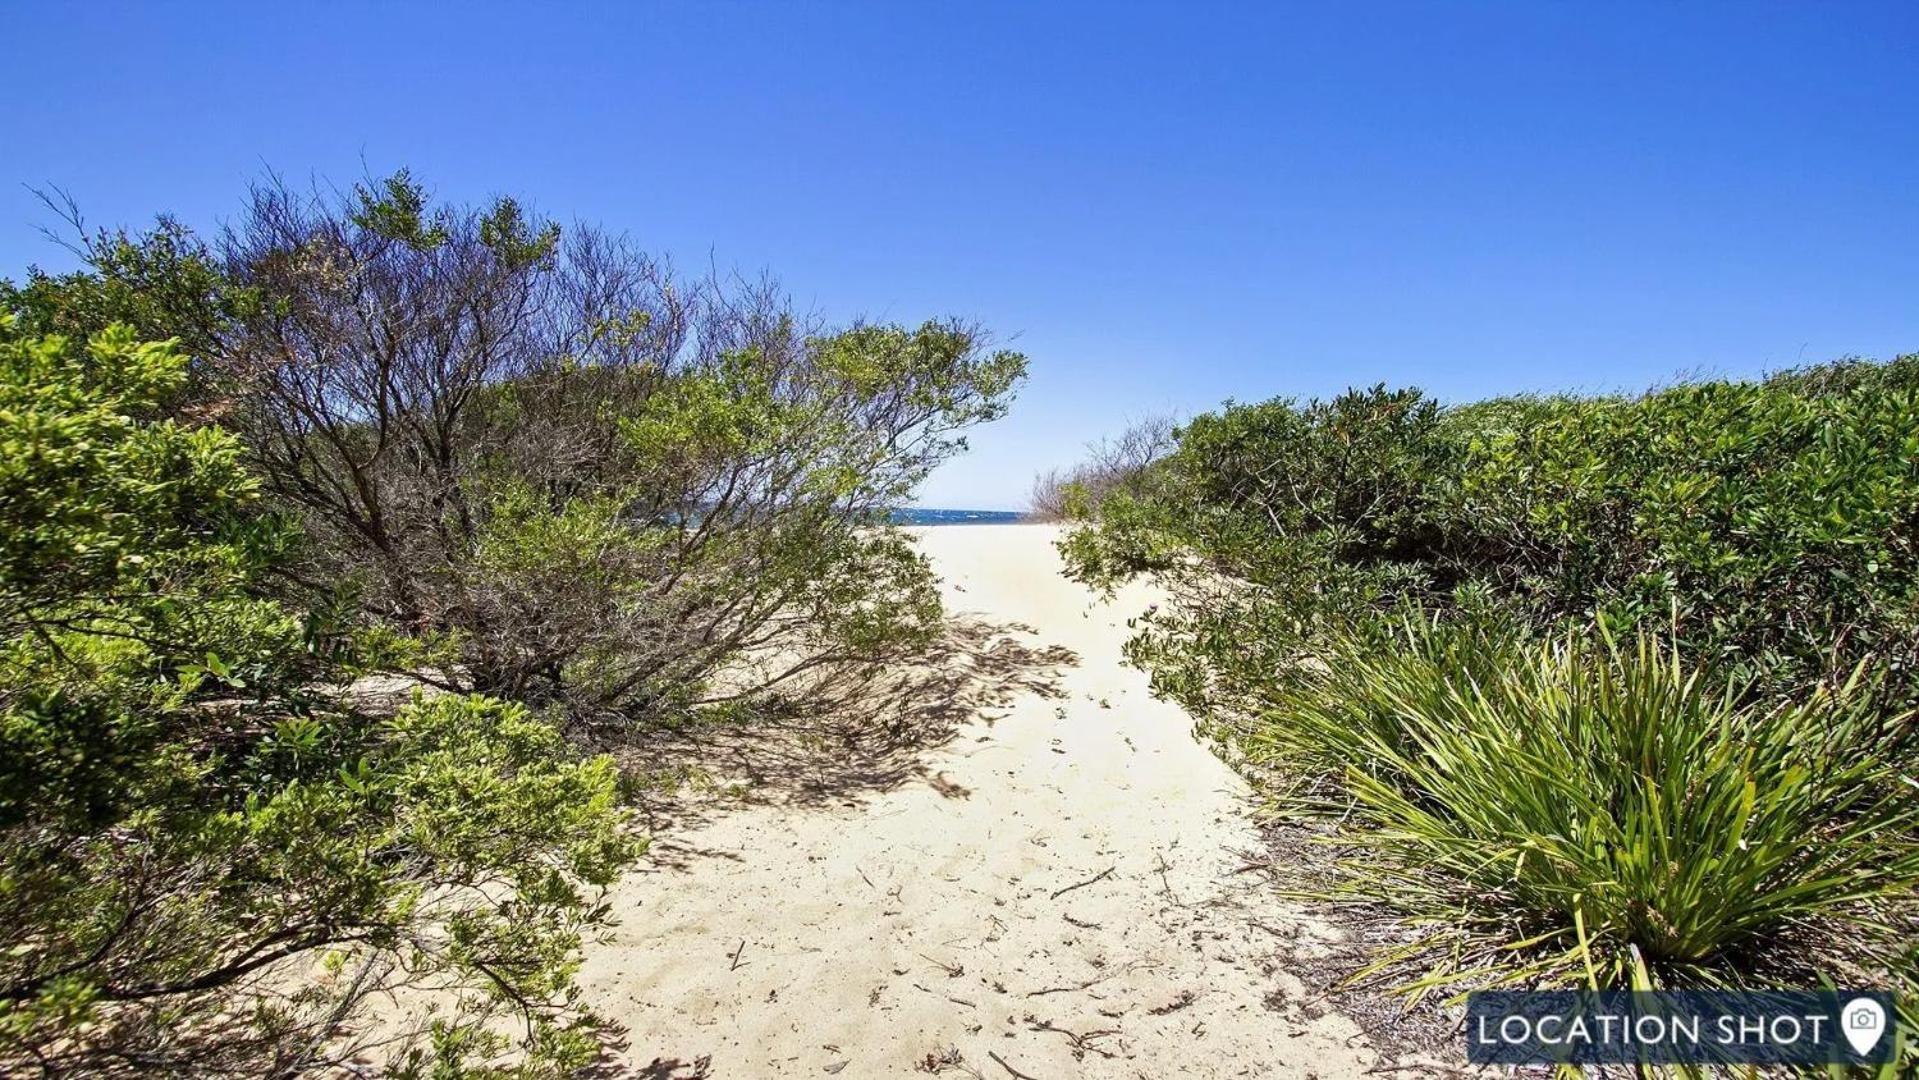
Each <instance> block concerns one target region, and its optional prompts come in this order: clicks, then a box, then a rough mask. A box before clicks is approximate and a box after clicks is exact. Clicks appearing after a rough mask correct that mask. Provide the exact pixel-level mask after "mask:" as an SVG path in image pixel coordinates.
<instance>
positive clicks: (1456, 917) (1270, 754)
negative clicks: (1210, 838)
mask: <svg viewBox="0 0 1919 1080" xmlns="http://www.w3.org/2000/svg"><path fill="white" fill-rule="evenodd" d="M1325 659H1326V663H1325V665H1324V667H1323V669H1322V674H1321V675H1320V676H1319V677H1317V678H1316V679H1314V680H1311V683H1310V685H1309V686H1308V687H1307V688H1306V689H1305V690H1304V691H1302V692H1300V693H1298V694H1297V695H1294V696H1291V697H1290V699H1289V700H1287V701H1285V702H1284V703H1283V704H1282V705H1281V706H1280V707H1277V708H1275V709H1274V710H1273V711H1272V712H1271V713H1269V714H1268V715H1267V716H1266V717H1265V718H1264V720H1263V722H1262V723H1261V724H1260V725H1259V726H1258V728H1257V730H1256V731H1254V732H1253V733H1251V734H1250V735H1249V736H1247V737H1246V740H1245V744H1246V748H1247V749H1248V750H1249V751H1251V752H1252V753H1253V754H1254V755H1255V757H1256V758H1263V759H1265V760H1266V762H1267V763H1269V764H1277V765H1280V766H1281V767H1283V768H1284V769H1285V770H1286V771H1289V772H1291V773H1293V774H1294V775H1298V776H1308V777H1319V778H1322V779H1323V780H1324V781H1326V782H1324V783H1321V784H1319V785H1317V786H1309V787H1307V788H1305V789H1303V790H1304V791H1305V792H1306V794H1299V793H1295V794H1294V795H1293V796H1291V797H1290V800H1289V801H1290V802H1292V803H1293V804H1294V805H1295V806H1296V807H1303V808H1305V809H1307V810H1308V811H1311V812H1316V813H1322V814H1327V815H1337V817H1338V818H1339V819H1340V820H1341V821H1342V822H1343V823H1344V826H1343V828H1342V829H1341V840H1342V842H1345V843H1349V844H1351V845H1354V846H1355V847H1356V848H1357V849H1358V856H1357V857H1355V858H1352V859H1349V860H1346V861H1344V863H1343V864H1342V865H1343V874H1342V878H1341V884H1340V885H1339V886H1338V888H1339V891H1340V892H1341V894H1342V895H1345V896H1348V897H1351V898H1355V899H1362V898H1363V899H1364V900H1366V901H1368V902H1372V903H1380V902H1383V903H1384V904H1385V905H1386V906H1387V907H1389V908H1390V909H1392V910H1394V911H1396V912H1398V913H1400V914H1401V915H1403V916H1404V917H1406V918H1407V919H1408V920H1409V921H1410V922H1412V923H1415V924H1417V925H1419V926H1420V927H1422V928H1423V930H1424V932H1423V933H1421V934H1420V935H1419V937H1418V940H1417V941H1416V943H1415V944H1413V945H1411V946H1409V947H1408V948H1406V949H1404V950H1400V951H1398V952H1396V953H1394V954H1393V955H1390V956H1387V957H1385V958H1384V959H1382V961H1381V962H1380V964H1379V965H1378V966H1377V967H1378V969H1379V970H1383V969H1386V968H1389V967H1390V968H1395V969H1404V968H1405V967H1407V965H1408V964H1412V965H1416V966H1415V967H1414V970H1415V971H1416V972H1418V974H1417V975H1416V976H1415V977H1413V978H1412V979H1411V980H1410V981H1408V982H1405V983H1404V984H1403V986H1402V988H1403V989H1405V990H1407V991H1409V992H1411V993H1413V994H1414V995H1415V996H1417V995H1420V994H1423V993H1424V992H1426V991H1427V990H1429V989H1432V988H1434V987H1448V986H1459V985H1462V984H1467V983H1472V984H1479V985H1484V984H1486V983H1488V982H1496V983H1512V982H1522V981H1524V982H1561V983H1565V982H1576V983H1581V984H1587V985H1593V986H1599V987H1628V986H1643V987H1649V986H1692V987H1715V986H1738V985H1755V984H1757V985H1764V984H1765V983H1768V982H1770V983H1771V984H1772V985H1781V983H1779V982H1778V980H1779V979H1780V978H1785V977H1792V976H1797V977H1800V978H1817V977H1821V976H1824V977H1831V978H1834V979H1837V980H1839V981H1840V982H1841V983H1842V984H1843V983H1844V982H1845V981H1846V980H1847V979H1848V978H1860V977H1865V978H1870V979H1871V980H1872V981H1873V982H1875V983H1878V982H1882V981H1883V980H1884V979H1885V977H1886V975H1887V973H1888V972H1890V971H1892V970H1894V969H1896V967H1897V966H1898V961H1897V955H1898V951H1899V949H1900V947H1901V941H1902V939H1903V938H1904V937H1906V936H1907V935H1909V934H1910V933H1911V929H1912V925H1913V924H1912V922H1911V921H1910V920H1911V919H1912V917H1913V911H1914V906H1913V905H1914V898H1915V896H1916V895H1919V846H1915V844H1914V841H1913V836H1914V832H1915V828H1914V827H1915V823H1916V822H1919V790H1916V789H1915V787H1914V783H1913V778H1912V777H1911V776H1910V775H1905V774H1902V772H1901V769H1900V767H1899V766H1900V763H1899V762H1898V761H1897V760H1895V759H1894V757H1893V755H1892V751H1891V749H1890V748H1891V747H1893V746H1895V745H1898V744H1900V743H1902V742H1907V743H1909V739H1908V738H1907V732H1909V731H1910V728H1911V717H1909V716H1908V717H1899V718H1890V719H1889V718H1886V717H1884V716H1883V715H1881V714H1878V713H1876V712H1875V711H1874V710H1872V709H1871V708H1870V707H1869V706H1867V705H1865V704H1864V702H1865V701H1866V699H1867V698H1868V696H1869V695H1867V694H1864V693H1862V692H1861V691H1862V689H1863V688H1862V687H1860V686H1859V685H1857V684H1856V682H1855V684H1854V685H1851V686H1848V687H1846V688H1843V689H1841V690H1838V691H1835V692H1831V693H1818V694H1814V695H1811V696H1808V697H1806V698H1804V699H1803V700H1800V701H1796V702H1792V703H1787V704H1770V703H1764V702H1754V701H1751V700H1748V696H1747V695H1746V694H1745V693H1744V689H1745V688H1744V687H1742V686H1741V685H1739V684H1737V683H1731V682H1727V681H1724V680H1715V679H1714V678H1712V677H1710V676H1709V675H1708V674H1706V673H1705V672H1703V671H1701V670H1699V669H1697V668H1694V667H1690V666H1688V665H1687V664H1686V663H1685V662H1684V661H1682V660H1681V658H1680V657H1678V656H1677V655H1675V654H1673V653H1672V652H1671V651H1670V650H1668V649H1667V648H1666V647H1665V646H1664V645H1662V644H1661V643H1660V642H1659V641H1657V640H1655V639H1654V638H1652V637H1647V636H1641V637H1639V638H1638V639H1637V640H1636V641H1634V642H1631V643H1626V644H1623V645H1621V644H1616V643H1614V642H1612V641H1610V640H1605V639H1601V640H1600V641H1599V642H1597V643H1589V642H1582V641H1579V640H1576V639H1575V640H1564V641H1557V642H1549V643H1544V644H1539V643H1519V642H1516V641H1513V640H1512V639H1502V638H1500V637H1498V636H1496V635H1487V634H1482V633H1478V632H1474V631H1469V630H1467V631H1462V630H1450V629H1445V628H1441V627H1437V626H1432V625H1424V624H1413V625H1411V626H1409V627H1408V629H1407V632H1406V634H1405V636H1404V641H1403V642H1402V643H1401V645H1400V647H1398V648H1394V649H1380V648H1378V647H1377V643H1374V644H1373V645H1372V646H1370V647H1369V646H1361V645H1353V646H1349V647H1342V648H1335V649H1333V650H1331V652H1330V653H1329V655H1327V656H1326V657H1325Z"/></svg>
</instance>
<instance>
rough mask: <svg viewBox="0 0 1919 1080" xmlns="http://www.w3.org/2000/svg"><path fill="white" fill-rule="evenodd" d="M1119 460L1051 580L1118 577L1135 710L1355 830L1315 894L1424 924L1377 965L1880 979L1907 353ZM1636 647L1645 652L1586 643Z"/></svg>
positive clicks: (1909, 867) (1918, 485) (1266, 416)
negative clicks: (1134, 596)
mask: <svg viewBox="0 0 1919 1080" xmlns="http://www.w3.org/2000/svg"><path fill="white" fill-rule="evenodd" d="M1152 471H1153V475H1152V478H1151V481H1150V483H1147V484H1144V485H1142V486H1141V487H1140V489H1139V492H1138V493H1137V494H1132V495H1127V494H1122V495H1118V496H1116V497H1113V498H1110V499H1107V500H1105V501H1103V502H1102V503H1101V504H1100V505H1099V507H1098V512H1097V516H1096V519H1095V520H1094V521H1093V522H1091V523H1089V524H1087V525H1085V526H1083V527H1080V528H1077V529H1075V530H1074V531H1073V532H1071V533H1070V534H1069V535H1068V536H1067V537H1066V538H1065V539H1064V540H1063V541H1062V543H1061V550H1062V553H1063V555H1064V556H1065V559H1066V562H1067V565H1068V568H1069V571H1070V572H1071V573H1073V574H1074V575H1076V576H1078V577H1079V578H1081V579H1082V580H1085V581H1087V582H1089V583H1091V584H1094V585H1097V586H1101V587H1111V586H1113V585H1115V584H1117V583H1119V582H1122V581H1124V580H1127V579H1129V578H1132V577H1135V576H1141V575H1144V576H1149V577H1151V578H1152V579H1153V580H1154V581H1155V583H1157V584H1158V585H1159V586H1161V587H1162V589H1163V590H1164V592H1165V594H1166V600H1165V602H1164V603H1163V604H1162V605H1160V606H1156V607H1154V608H1153V609H1150V610H1149V611H1147V612H1145V613H1142V614H1141V615H1140V616H1139V617H1138V618H1137V619H1136V620H1135V622H1134V626H1135V629H1136V631H1137V632H1136V634H1135V636H1134V637H1133V639H1132V640H1131V641H1130V642H1129V643H1128V646H1127V654H1128V657H1129V659H1130V660H1132V661H1133V662H1134V663H1136V664H1138V665H1140V666H1142V667H1144V668H1146V669H1147V670H1149V671H1150V672H1151V674H1152V678H1153V685H1154V689H1155V691H1156V692H1158V693H1160V694H1163V695H1166V696H1169V697H1171V698H1173V699H1175V700H1177V701H1179V702H1180V703H1181V704H1183V705H1185V706H1186V707H1187V708H1188V709H1189V710H1190V711H1191V712H1192V713H1193V714H1194V716H1195V717H1196V718H1197V719H1198V721H1199V723H1200V725H1201V729H1202V731H1203V732H1204V733H1206V734H1208V735H1209V736H1211V737H1213V738H1215V739H1216V740H1219V741H1220V742H1221V743H1223V744H1225V745H1226V746H1227V747H1229V748H1230V750H1231V751H1232V752H1234V753H1236V754H1239V755H1244V757H1245V758H1246V759H1247V760H1248V761H1249V762H1250V763H1252V764H1255V765H1256V766H1258V768H1257V769H1256V772H1255V776H1256V778H1257V779H1258V780H1259V781H1260V782H1261V783H1262V785H1263V786H1264V787H1265V788H1266V790H1267V791H1268V793H1269V794H1271V795H1272V796H1273V797H1274V798H1275V799H1277V800H1280V801H1281V802H1283V803H1285V804H1286V805H1287V806H1289V807H1291V808H1293V809H1295V810H1299V809H1306V810H1328V809H1332V808H1337V810H1338V813H1339V814H1341V815H1345V814H1348V813H1351V814H1353V815H1354V817H1353V818H1352V819H1351V820H1353V821H1355V822H1358V823H1359V828H1358V829H1357V830H1356V831H1355V832H1354V833H1353V834H1352V835H1351V837H1350V839H1351V840H1352V841H1353V842H1354V843H1356V844H1358V845H1360V846H1361V847H1362V848H1364V849H1366V851H1365V856H1364V857H1362V858H1360V859H1357V860H1354V861H1352V862H1351V863H1349V864H1348V867H1347V871H1348V873H1349V874H1350V876H1349V877H1347V878H1346V879H1345V884H1344V885H1342V886H1341V892H1342V894H1344V895H1347V896H1349V897H1353V898H1355V899H1358V898H1362V897H1373V898H1375V899H1383V900H1385V901H1387V902H1389V903H1391V904H1393V905H1394V906H1396V907H1397V909H1398V910H1399V911H1400V912H1401V914H1402V915H1404V916H1406V917H1408V918H1410V919H1413V920H1415V921H1417V922H1419V923H1420V924H1421V925H1422V926H1424V927H1425V928H1426V933H1425V934H1424V935H1423V936H1422V937H1421V939H1420V941H1419V944H1418V945H1417V946H1416V947H1415V948H1413V949H1412V950H1411V951H1410V952H1409V953H1408V954H1406V955H1403V956H1392V957H1388V958H1386V959H1385V961H1384V963H1385V965H1386V966H1392V965H1393V964H1394V963H1395V961H1397V960H1407V961H1411V960H1413V959H1415V958H1416V959H1417V960H1419V961H1421V962H1423V963H1424V964H1425V965H1426V971H1427V972H1428V977H1429V980H1430V982H1431V983H1432V984H1453V983H1456V982H1461V981H1465V982H1472V981H1487V980H1494V979H1522V980H1524V979H1539V980H1544V981H1559V982H1566V981H1587V980H1591V981H1597V982H1600V983H1602V984H1606V985H1615V986H1616V985H1623V984H1626V983H1628V982H1630V981H1631V980H1632V979H1633V978H1634V977H1638V976H1640V975H1642V974H1643V976H1644V977H1645V978H1649V979H1654V980H1657V981H1662V982H1669V983H1671V984H1673V985H1700V984H1710V983H1713V982H1729V981H1737V980H1738V979H1739V978H1741V977H1745V976H1751V977H1752V978H1755V979H1758V978H1762V977H1763V976H1765V975H1768V974H1776V973H1781V972H1783V973H1785V975H1789V976H1792V977H1800V978H1804V977H1810V975H1811V974H1814V973H1818V974H1833V975H1835V976H1844V975H1848V974H1852V973H1859V974H1860V975H1861V976H1862V977H1869V979H1870V981H1882V980H1884V979H1885V978H1888V977H1891V978H1904V979H1910V978H1911V977H1912V970H1913V969H1912V959H1911V956H1910V955H1909V954H1908V955H1906V956H1904V957H1903V958H1902V957H1901V955H1900V954H1899V951H1898V949H1897V948H1896V947H1895V946H1896V945H1897V943H1898V940H1899V935H1901V934H1904V935H1905V936H1906V938H1907V939H1908V940H1909V939H1910V935H1911V933H1912V927H1913V925H1914V923H1913V920H1914V919H1915V917H1919V916H1915V910H1916V909H1915V906H1914V901H1913V898H1912V890H1913V885H1914V877H1913V875H1914V872H1915V871H1914V862H1913V854H1912V852H1913V847H1912V843H1913V838H1914V836H1915V834H1919V824H1916V823H1915V819H1914V817H1913V814H1912V811H1911V810H1908V809H1906V804H1908V803H1911V802H1912V799H1911V791H1912V785H1913V784H1914V780H1913V778H1912V777H1911V776H1909V775H1901V774H1900V773H1899V772H1898V771H1897V763H1899V762H1903V761H1906V760H1909V759H1910V756H1911V753H1912V749H1913V747H1914V746H1915V745H1919V737H1916V736H1915V732H1914V725H1913V724H1912V723H1911V722H1910V720H1909V719H1906V718H1907V717H1909V716H1910V715H1911V714H1910V712H1909V711H1908V710H1909V709H1910V707H1911V706H1912V705H1913V704H1914V703H1915V702H1919V680H1915V678H1914V664H1915V662H1919V358H1915V357H1906V358H1902V359H1900V360H1897V361H1894V362H1892V363H1888V364H1870V363H1863V362H1846V363H1842V364H1837V365H1829V366H1826V367H1821V368H1812V369H1807V370H1803V371H1796V372H1788V373H1785V374H1782V375H1779V376H1775V377H1773V378H1771V379H1768V380H1764V381H1759V382H1712V383H1700V384H1689V385H1681V386H1677V387H1673V388H1670V389H1665V390H1661V391H1657V392H1653V393H1648V394H1645V395H1642V396H1639V397H1632V398H1626V397H1605V398H1577V397H1546V398H1525V397H1520V398H1504V399H1496V400H1493V401H1487V402H1481V403H1476V404H1471V405H1464V406H1454V407H1449V408H1442V407H1440V406H1438V405H1436V404H1435V403H1433V402H1431V401H1430V400H1428V399H1426V398H1425V397H1423V395H1421V394H1419V393H1418V392H1417V391H1388V390H1386V389H1384V388H1377V387H1376V388H1374V389H1372V390H1365V391H1357V390H1356V391H1349V392H1347V393H1345V394H1342V395H1340V396H1339V397H1337V398H1334V399H1332V400H1330V401H1323V402H1320V401H1315V402H1309V403H1305V404H1303V405H1302V404H1298V403H1295V402H1292V401H1285V400H1281V401H1273V402H1268V403H1265V404H1262V405H1233V404H1229V405H1228V406H1227V407H1226V408H1225V409H1223V410H1221V411H1220V412H1219V413H1217V414H1213V415H1209V416H1202V417H1199V418H1197V419H1195V420H1194V421H1192V422H1191V423H1190V424H1188V425H1186V426H1185V427H1184V428H1182V429H1181V430H1180V431H1179V432H1178V433H1177V446H1176V448H1175V450H1174V451H1173V452H1172V453H1171V454H1170V455H1168V456H1166V457H1165V458H1163V459H1161V460H1160V461H1158V462H1157V463H1156V464H1155V465H1154V466H1153V470H1152ZM1408 620H1411V621H1412V623H1413V625H1414V626H1416V627H1418V628H1420V629H1419V631H1418V632H1417V633H1415V634H1413V635H1411V636H1410V637H1409V636H1408V635H1407V633H1406V631H1405V626H1406V623H1407V621H1408ZM1647 633H1657V634H1659V635H1660V637H1661V639H1662V640H1663V641H1665V642H1667V644H1666V645H1664V646H1662V647H1661V648H1662V649H1669V650H1670V653H1669V654H1663V655H1660V656H1655V655H1652V652H1653V650H1652V647H1651V646H1650V645H1648V644H1645V643H1644V642H1645V639H1643V638H1640V639H1638V640H1640V641H1641V645H1640V646H1639V648H1638V650H1636V651H1635V650H1628V652H1627V655H1623V656H1622V655H1619V654H1617V653H1616V652H1614V651H1613V650H1612V649H1611V648H1610V646H1607V645H1604V644H1603V642H1604V641H1605V640H1608V635H1619V636H1621V637H1623V638H1628V639H1634V638H1635V636H1636V635H1642V634H1647ZM1541 640H1544V641H1552V642H1566V643H1567V644H1562V645H1555V646H1553V647H1551V648H1546V649H1538V648H1537V647H1535V646H1530V645H1524V644H1521V643H1523V642H1528V641H1541ZM1673 656H1683V657H1685V658H1686V659H1685V662H1684V663H1683V664H1681V663H1680V662H1679V661H1677V660H1675V659H1673ZM1902 800H1903V801H1902ZM1849 841H1858V842H1856V843H1849ZM1582 924H1583V928H1584V929H1583V931H1582V929H1581V926H1582ZM1412 985H1413V986H1415V987H1418V986H1423V985H1426V984H1425V983H1422V982H1421V981H1420V980H1418V979H1414V980H1413V983H1412Z"/></svg>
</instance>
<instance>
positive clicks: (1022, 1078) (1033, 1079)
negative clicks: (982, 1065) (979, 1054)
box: [986, 1050, 1039, 1080]
mask: <svg viewBox="0 0 1919 1080" xmlns="http://www.w3.org/2000/svg"><path fill="white" fill-rule="evenodd" d="M986 1056H987V1057H989V1058H992V1059H993V1060H994V1061H997V1062H999V1067H1000V1068H1002V1069H1005V1070H1006V1071H1007V1072H1009V1073H1012V1074H1013V1075H1014V1076H1017V1077H1019V1080H1039V1077H1037V1076H1033V1075H1031V1074H1028V1073H1023V1072H1020V1071H1019V1070H1018V1069H1015V1068H1013V1067H1012V1066H1011V1065H1008V1064H1007V1063H1006V1059H1005V1058H1003V1057H1000V1056H999V1055H998V1054H995V1053H994V1052H992V1051H991V1050H988V1051H987V1052H986Z"/></svg>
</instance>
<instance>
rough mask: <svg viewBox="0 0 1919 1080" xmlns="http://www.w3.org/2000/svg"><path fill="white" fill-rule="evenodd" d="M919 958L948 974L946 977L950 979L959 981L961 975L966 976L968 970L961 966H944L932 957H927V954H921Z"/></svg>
mask: <svg viewBox="0 0 1919 1080" xmlns="http://www.w3.org/2000/svg"><path fill="white" fill-rule="evenodd" d="M919 957H920V959H921V960H924V961H926V962H927V963H929V964H931V965H933V966H934V967H936V968H939V969H940V970H941V971H944V972H946V977H947V978H949V979H957V978H959V977H960V976H961V975H964V974H966V968H965V967H964V966H962V965H960V964H943V963H941V962H939V961H938V960H935V959H933V958H932V957H930V956H928V955H926V954H925V953H920V954H919Z"/></svg>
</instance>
